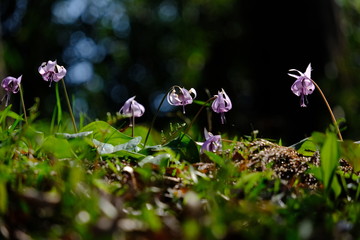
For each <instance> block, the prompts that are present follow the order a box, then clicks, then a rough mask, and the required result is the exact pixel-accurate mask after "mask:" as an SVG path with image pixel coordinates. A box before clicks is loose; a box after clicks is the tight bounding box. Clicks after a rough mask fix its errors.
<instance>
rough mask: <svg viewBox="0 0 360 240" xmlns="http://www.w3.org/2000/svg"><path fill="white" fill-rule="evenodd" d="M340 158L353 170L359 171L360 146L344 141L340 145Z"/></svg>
mask: <svg viewBox="0 0 360 240" xmlns="http://www.w3.org/2000/svg"><path fill="white" fill-rule="evenodd" d="M340 149H341V157H342V158H344V159H346V160H347V161H348V162H349V163H350V164H351V165H352V166H353V168H354V170H355V172H358V171H360V144H357V143H354V142H352V141H349V140H345V141H343V142H341V143H340Z"/></svg>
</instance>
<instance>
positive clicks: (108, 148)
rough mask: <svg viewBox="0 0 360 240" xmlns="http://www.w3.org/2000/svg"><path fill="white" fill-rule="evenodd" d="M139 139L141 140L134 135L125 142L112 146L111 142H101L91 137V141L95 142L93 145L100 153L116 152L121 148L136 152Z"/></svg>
mask: <svg viewBox="0 0 360 240" xmlns="http://www.w3.org/2000/svg"><path fill="white" fill-rule="evenodd" d="M140 141H141V137H136V138H133V139H130V140H129V141H128V142H126V143H123V144H119V145H116V146H114V145H112V144H109V143H103V142H100V141H98V140H96V139H93V143H94V144H95V146H96V148H97V150H98V152H99V153H100V154H109V153H114V152H118V151H121V150H126V151H133V152H136V151H137V145H138V144H139V143H140Z"/></svg>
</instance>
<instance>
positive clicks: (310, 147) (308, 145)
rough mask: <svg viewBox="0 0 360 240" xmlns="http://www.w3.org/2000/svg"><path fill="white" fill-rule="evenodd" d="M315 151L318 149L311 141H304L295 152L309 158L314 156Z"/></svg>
mask: <svg viewBox="0 0 360 240" xmlns="http://www.w3.org/2000/svg"><path fill="white" fill-rule="evenodd" d="M317 150H318V147H317V145H316V144H315V143H314V142H313V141H312V140H306V141H305V142H303V143H302V144H301V146H300V148H299V149H298V150H297V151H298V153H300V154H302V155H304V156H306V157H311V156H313V155H314V152H316V151H317Z"/></svg>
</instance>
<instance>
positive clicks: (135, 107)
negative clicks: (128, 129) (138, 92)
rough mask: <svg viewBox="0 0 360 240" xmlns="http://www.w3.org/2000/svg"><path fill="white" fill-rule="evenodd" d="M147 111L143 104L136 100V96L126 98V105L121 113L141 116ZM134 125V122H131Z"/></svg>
mask: <svg viewBox="0 0 360 240" xmlns="http://www.w3.org/2000/svg"><path fill="white" fill-rule="evenodd" d="M144 112H145V108H144V106H143V105H141V104H140V103H138V102H137V101H135V96H133V97H131V98H129V99H128V100H126V102H125V104H124V106H122V108H120V110H119V113H120V114H122V115H125V116H127V117H132V118H135V117H141V116H142V115H143V114H144ZM131 125H132V124H131Z"/></svg>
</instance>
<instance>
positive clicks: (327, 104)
mask: <svg viewBox="0 0 360 240" xmlns="http://www.w3.org/2000/svg"><path fill="white" fill-rule="evenodd" d="M310 80H311V82H312V83H313V84H314V85H315V87H316V88H317V89H318V90H319V92H320V95H321V97H322V98H323V99H324V102H325V104H326V106H327V108H328V110H329V113H330V115H331V119H332V121H333V123H334V126H335V128H336V131H337V134H338V137H339V139H340V140H341V141H343V138H342V136H341V132H340V129H339V125H338V124H337V121H336V118H335V116H334V113H333V111H332V110H331V107H330V105H329V103H328V101H327V100H326V97H325V95H324V93H323V92H322V91H321V88H320V87H319V85H317V84H316V82H315V81H314V80H312V79H310Z"/></svg>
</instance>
